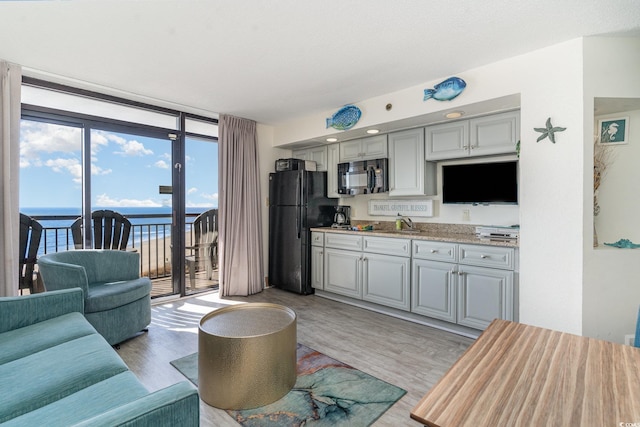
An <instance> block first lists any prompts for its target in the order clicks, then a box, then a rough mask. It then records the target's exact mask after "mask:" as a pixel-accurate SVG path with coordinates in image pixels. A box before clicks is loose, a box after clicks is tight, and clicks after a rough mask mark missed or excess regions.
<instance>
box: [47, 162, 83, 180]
mask: <svg viewBox="0 0 640 427" xmlns="http://www.w3.org/2000/svg"><path fill="white" fill-rule="evenodd" d="M44 164H45V166H47V167H50V168H51V169H52V170H53V171H54V172H58V173H62V172H65V171H66V172H68V173H69V174H71V176H72V177H73V181H74V182H82V165H81V164H80V160H78V159H73V158H71V159H50V160H47V161H46V162H44Z"/></svg>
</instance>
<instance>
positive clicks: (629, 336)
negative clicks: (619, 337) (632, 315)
mask: <svg viewBox="0 0 640 427" xmlns="http://www.w3.org/2000/svg"><path fill="white" fill-rule="evenodd" d="M635 338H636V336H635V335H633V334H627V335H625V336H624V343H625V345H633V341H634V340H635Z"/></svg>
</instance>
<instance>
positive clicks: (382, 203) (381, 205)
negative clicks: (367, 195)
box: [369, 200, 433, 217]
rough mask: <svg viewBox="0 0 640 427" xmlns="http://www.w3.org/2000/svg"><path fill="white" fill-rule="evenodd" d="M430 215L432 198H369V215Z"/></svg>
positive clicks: (431, 212) (431, 214) (431, 213)
mask: <svg viewBox="0 0 640 427" xmlns="http://www.w3.org/2000/svg"><path fill="white" fill-rule="evenodd" d="M398 214H400V215H403V216H411V217H432V216H433V200H369V215H372V216H397V215H398Z"/></svg>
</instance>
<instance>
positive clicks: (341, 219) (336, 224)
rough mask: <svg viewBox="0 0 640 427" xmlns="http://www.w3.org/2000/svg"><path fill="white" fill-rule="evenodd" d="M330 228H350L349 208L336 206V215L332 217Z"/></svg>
mask: <svg viewBox="0 0 640 427" xmlns="http://www.w3.org/2000/svg"><path fill="white" fill-rule="evenodd" d="M331 227H332V228H350V227H351V206H336V213H335V214H334V215H333V224H332V225H331Z"/></svg>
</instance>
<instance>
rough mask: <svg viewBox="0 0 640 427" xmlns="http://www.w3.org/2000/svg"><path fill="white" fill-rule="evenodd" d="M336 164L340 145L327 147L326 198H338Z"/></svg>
mask: <svg viewBox="0 0 640 427" xmlns="http://www.w3.org/2000/svg"><path fill="white" fill-rule="evenodd" d="M338 163H340V144H331V145H327V197H332V198H336V197H340V194H338Z"/></svg>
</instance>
